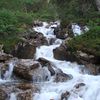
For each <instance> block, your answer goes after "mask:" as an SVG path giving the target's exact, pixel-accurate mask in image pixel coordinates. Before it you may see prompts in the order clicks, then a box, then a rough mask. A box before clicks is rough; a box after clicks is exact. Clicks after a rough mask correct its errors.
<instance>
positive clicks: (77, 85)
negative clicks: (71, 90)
mask: <svg viewBox="0 0 100 100" xmlns="http://www.w3.org/2000/svg"><path fill="white" fill-rule="evenodd" d="M83 86H85V83H79V84H76V85H75V86H74V87H75V88H76V89H78V88H80V87H83Z"/></svg>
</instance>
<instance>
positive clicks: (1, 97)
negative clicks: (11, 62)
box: [0, 87, 9, 100]
mask: <svg viewBox="0 0 100 100" xmlns="http://www.w3.org/2000/svg"><path fill="white" fill-rule="evenodd" d="M0 100H9V95H8V93H7V92H6V90H5V89H3V88H1V87H0Z"/></svg>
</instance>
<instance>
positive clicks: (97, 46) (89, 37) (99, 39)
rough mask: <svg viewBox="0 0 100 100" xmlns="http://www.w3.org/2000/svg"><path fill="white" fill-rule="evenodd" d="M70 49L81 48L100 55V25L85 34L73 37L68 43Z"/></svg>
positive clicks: (74, 50) (73, 50)
mask: <svg viewBox="0 0 100 100" xmlns="http://www.w3.org/2000/svg"><path fill="white" fill-rule="evenodd" d="M68 47H69V50H70V51H72V52H76V51H77V50H81V51H83V52H86V53H88V54H92V55H95V56H100V26H95V27H94V28H92V29H90V31H88V32H87V33H85V34H82V35H81V36H77V37H75V38H73V39H72V40H71V41H69V43H68Z"/></svg>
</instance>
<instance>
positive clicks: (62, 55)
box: [53, 45, 76, 61]
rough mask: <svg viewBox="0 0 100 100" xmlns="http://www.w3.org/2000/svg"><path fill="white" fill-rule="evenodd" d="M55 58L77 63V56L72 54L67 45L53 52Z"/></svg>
mask: <svg viewBox="0 0 100 100" xmlns="http://www.w3.org/2000/svg"><path fill="white" fill-rule="evenodd" d="M53 53H54V58H55V59H58V60H68V61H75V60H76V59H75V56H74V55H72V54H71V52H69V51H68V50H67V48H66V46H65V45H61V46H60V47H57V48H56V49H54V50H53Z"/></svg>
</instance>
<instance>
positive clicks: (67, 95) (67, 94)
mask: <svg viewBox="0 0 100 100" xmlns="http://www.w3.org/2000/svg"><path fill="white" fill-rule="evenodd" d="M70 95H71V94H70V92H68V91H66V92H65V93H62V94H61V99H60V100H68V98H69V96H70Z"/></svg>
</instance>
